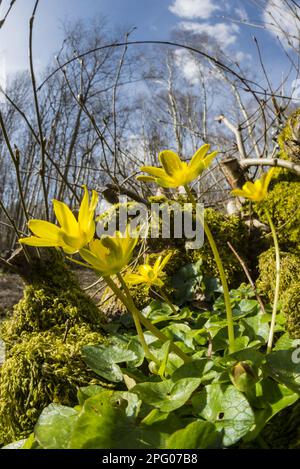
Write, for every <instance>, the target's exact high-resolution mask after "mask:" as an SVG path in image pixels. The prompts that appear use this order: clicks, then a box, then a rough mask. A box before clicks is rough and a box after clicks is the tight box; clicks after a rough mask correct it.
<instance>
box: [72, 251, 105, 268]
mask: <svg viewBox="0 0 300 469" xmlns="http://www.w3.org/2000/svg"><path fill="white" fill-rule="evenodd" d="M79 254H80V255H81V257H82V259H84V260H85V261H86V262H88V264H90V265H91V266H92V267H94V268H95V269H97V270H100V271H101V272H102V269H103V268H104V270H105V268H106V267H107V266H106V264H105V263H104V262H101V260H100V259H99V258H98V257H97V256H95V254H93V253H92V252H91V251H90V250H89V249H86V248H82V249H80V250H79Z"/></svg>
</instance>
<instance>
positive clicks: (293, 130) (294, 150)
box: [277, 109, 300, 163]
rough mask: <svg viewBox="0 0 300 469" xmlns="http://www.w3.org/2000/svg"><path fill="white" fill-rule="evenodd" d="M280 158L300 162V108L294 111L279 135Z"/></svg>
mask: <svg viewBox="0 0 300 469" xmlns="http://www.w3.org/2000/svg"><path fill="white" fill-rule="evenodd" d="M277 141H278V145H279V148H280V151H279V155H278V156H279V158H281V159H283V160H289V161H293V162H294V163H299V162H300V109H297V110H296V111H295V112H293V113H292V114H291V115H290V117H289V118H288V119H287V121H286V124H285V126H284V128H283V129H282V131H281V132H280V134H279V136H278V140H277Z"/></svg>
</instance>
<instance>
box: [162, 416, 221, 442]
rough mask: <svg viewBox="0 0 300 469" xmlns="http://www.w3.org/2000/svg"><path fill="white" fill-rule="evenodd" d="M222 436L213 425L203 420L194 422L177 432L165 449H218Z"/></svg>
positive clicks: (169, 439)
mask: <svg viewBox="0 0 300 469" xmlns="http://www.w3.org/2000/svg"><path fill="white" fill-rule="evenodd" d="M221 441H222V435H221V434H220V432H218V431H217V430H216V427H215V425H213V424H212V423H210V422H205V421H203V420H196V421H195V422H192V423H190V424H189V425H188V426H187V427H185V428H183V429H181V430H177V432H175V433H173V435H171V436H170V437H169V438H168V439H167V441H166V448H167V449H208V448H219V447H220V443H221Z"/></svg>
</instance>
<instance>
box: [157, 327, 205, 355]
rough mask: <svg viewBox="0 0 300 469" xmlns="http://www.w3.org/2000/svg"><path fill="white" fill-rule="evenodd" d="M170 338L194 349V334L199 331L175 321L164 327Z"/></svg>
mask: <svg viewBox="0 0 300 469" xmlns="http://www.w3.org/2000/svg"><path fill="white" fill-rule="evenodd" d="M162 332H163V333H164V334H165V336H166V337H168V339H171V340H172V341H174V342H176V341H181V342H183V343H184V344H185V346H186V347H188V348H190V349H192V350H194V349H195V346H194V336H195V333H197V331H194V330H192V329H191V328H190V327H189V326H188V325H187V324H182V323H173V324H170V325H169V326H167V327H165V328H163V329H162Z"/></svg>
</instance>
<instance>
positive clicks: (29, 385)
mask: <svg viewBox="0 0 300 469" xmlns="http://www.w3.org/2000/svg"><path fill="white" fill-rule="evenodd" d="M26 274H27V276H26V278H27V281H29V284H28V285H27V286H26V288H25V291H24V297H23V298H22V299H21V301H20V302H19V303H18V304H17V305H16V306H15V308H14V312H13V315H12V317H11V318H10V319H8V320H6V321H5V322H4V323H3V324H2V326H1V338H2V339H3V340H4V341H5V345H6V360H5V362H4V364H3V366H2V367H1V371H0V428H1V430H0V441H1V439H3V441H11V440H13V439H17V438H21V437H22V436H24V435H26V434H28V433H30V431H32V428H33V425H34V423H35V421H36V419H37V417H38V415H39V413H40V412H41V410H42V409H43V408H44V407H45V406H46V405H48V404H49V403H50V402H51V401H53V400H54V401H57V402H61V403H63V404H68V405H73V404H75V403H76V389H77V387H78V386H82V385H86V384H89V383H90V382H93V380H94V379H95V376H94V374H93V373H92V372H90V371H89V370H88V369H87V367H86V366H85V364H84V362H83V361H82V359H81V347H82V346H83V345H85V344H88V343H98V342H100V341H103V336H102V332H101V323H102V322H103V317H101V315H100V313H99V310H98V308H97V307H96V305H95V304H94V303H93V301H92V300H91V299H90V298H89V297H88V296H87V295H86V294H85V293H84V292H83V291H82V290H81V289H80V287H79V284H78V281H77V279H76V278H75V276H74V275H73V274H72V273H71V272H70V270H69V269H68V268H67V266H66V265H65V264H64V262H63V261H62V260H61V259H59V258H58V257H57V256H56V255H55V253H54V254H53V256H52V257H48V258H47V259H36V260H35V261H34V262H33V265H31V266H28V272H26Z"/></svg>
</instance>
